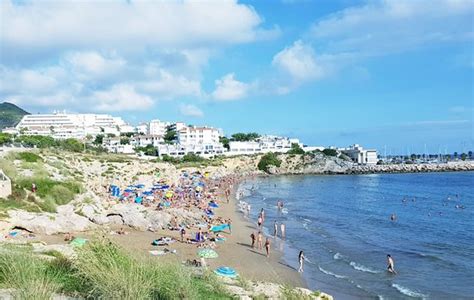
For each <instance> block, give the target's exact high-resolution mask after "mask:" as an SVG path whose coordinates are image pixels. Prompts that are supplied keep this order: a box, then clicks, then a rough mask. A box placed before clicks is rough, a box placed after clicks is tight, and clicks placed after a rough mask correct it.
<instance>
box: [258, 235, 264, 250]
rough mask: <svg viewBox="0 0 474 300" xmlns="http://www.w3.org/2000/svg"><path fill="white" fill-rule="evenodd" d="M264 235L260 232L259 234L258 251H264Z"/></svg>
mask: <svg viewBox="0 0 474 300" xmlns="http://www.w3.org/2000/svg"><path fill="white" fill-rule="evenodd" d="M262 243H263V235H262V232H261V231H259V232H258V234H257V247H258V250H262V249H263V245H262Z"/></svg>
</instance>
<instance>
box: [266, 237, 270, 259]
mask: <svg viewBox="0 0 474 300" xmlns="http://www.w3.org/2000/svg"><path fill="white" fill-rule="evenodd" d="M265 252H267V257H270V240H269V239H268V238H267V239H266V240H265Z"/></svg>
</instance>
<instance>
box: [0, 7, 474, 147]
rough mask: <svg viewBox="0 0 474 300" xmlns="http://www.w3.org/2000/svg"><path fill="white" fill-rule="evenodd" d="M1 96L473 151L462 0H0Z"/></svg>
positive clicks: (133, 116) (473, 23) (472, 17)
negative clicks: (197, 0) (198, 0)
mask: <svg viewBox="0 0 474 300" xmlns="http://www.w3.org/2000/svg"><path fill="white" fill-rule="evenodd" d="M0 33H1V36H0V101H8V102H12V103H15V104H17V105H19V106H20V107H22V108H24V109H26V110H27V111H29V112H31V113H51V112H53V111H55V110H66V111H68V112H83V113H108V114H112V115H114V116H121V117H123V118H124V119H125V120H126V121H128V122H130V123H132V124H138V123H140V122H145V121H148V120H151V119H160V120H163V121H183V122H186V123H189V124H193V125H209V126H213V127H218V128H222V129H223V130H224V132H225V133H226V134H232V133H235V132H254V131H255V132H258V133H261V134H278V135H285V136H290V137H297V138H300V140H301V141H302V142H303V143H305V144H308V145H318V146H319V145H322V146H329V145H335V146H347V145H350V144H353V143H359V144H361V145H363V146H364V147H367V148H376V149H378V150H379V152H380V153H382V154H384V153H386V154H406V153H414V152H417V153H423V152H429V153H438V152H441V153H445V152H448V153H452V152H454V151H458V152H463V151H468V150H472V149H474V122H473V119H474V92H473V87H474V80H473V71H474V0H426V1H422V0H420V1H411V0H380V1H377V0H368V1H356V0H353V1H349V0H313V1H311V0H280V1H279V0H275V1H263V0H261V1H233V0H219V1H217V0H216V1H210V0H208V1H200V2H195V1H171V0H170V1H161V2H160V1H144V0H138V1H135V0H129V1H119V0H116V1H106V0H102V1H59V0H57V1H51V0H50V1H40V0H31V1H28V0H23V1H11V0H0Z"/></svg>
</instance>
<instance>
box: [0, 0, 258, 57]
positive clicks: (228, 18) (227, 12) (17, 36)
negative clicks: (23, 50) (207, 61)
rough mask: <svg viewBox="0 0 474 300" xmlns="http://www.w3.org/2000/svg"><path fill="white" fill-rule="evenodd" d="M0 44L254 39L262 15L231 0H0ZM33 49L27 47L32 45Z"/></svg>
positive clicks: (131, 43)
mask: <svg viewBox="0 0 474 300" xmlns="http://www.w3.org/2000/svg"><path fill="white" fill-rule="evenodd" d="M0 10H1V11H2V29H1V36H2V43H4V46H5V47H25V46H26V47H30V48H57V47H72V48H82V47H88V46H89V45H91V44H93V45H101V46H106V47H118V46H120V47H123V48H128V49H130V48H142V47H146V46H172V47H175V46H190V45H200V44H203V43H211V44H212V43H225V44H235V43H243V42H250V41H253V40H255V39H256V37H257V31H261V30H262V29H261V28H259V25H260V24H261V23H262V19H261V18H260V16H259V15H258V14H257V13H256V12H255V10H254V9H253V8H252V7H251V6H249V5H245V4H239V3H237V1H236V0H225V1H204V2H194V1H140V0H139V1H133V0H132V1H100V2H93V1H73V2H70V1H68V2H64V1H40V0H31V1H27V2H25V3H22V4H14V3H13V1H12V0H10V1H9V0H6V1H1V2H0ZM32 50H33V49H32Z"/></svg>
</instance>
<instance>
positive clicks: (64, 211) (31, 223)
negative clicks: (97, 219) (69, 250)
mask: <svg viewBox="0 0 474 300" xmlns="http://www.w3.org/2000/svg"><path fill="white" fill-rule="evenodd" d="M8 215H9V220H8V221H9V223H10V224H11V226H12V227H20V228H25V229H26V230H29V231H31V232H33V233H39V234H48V235H51V234H58V233H67V232H78V231H86V230H89V229H91V228H92V227H93V226H94V224H93V223H92V222H90V221H89V219H87V218H86V217H83V216H80V215H78V214H76V213H74V206H72V205H62V206H58V208H57V213H56V214H54V213H33V212H27V211H24V210H9V211H8Z"/></svg>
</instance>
